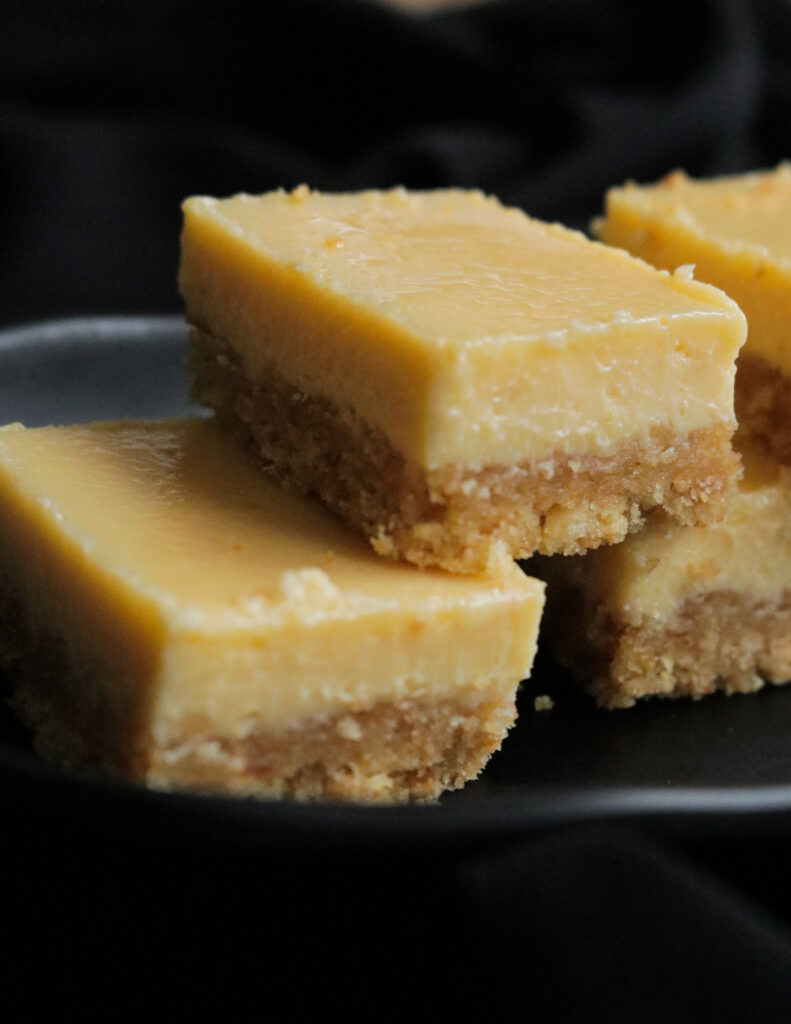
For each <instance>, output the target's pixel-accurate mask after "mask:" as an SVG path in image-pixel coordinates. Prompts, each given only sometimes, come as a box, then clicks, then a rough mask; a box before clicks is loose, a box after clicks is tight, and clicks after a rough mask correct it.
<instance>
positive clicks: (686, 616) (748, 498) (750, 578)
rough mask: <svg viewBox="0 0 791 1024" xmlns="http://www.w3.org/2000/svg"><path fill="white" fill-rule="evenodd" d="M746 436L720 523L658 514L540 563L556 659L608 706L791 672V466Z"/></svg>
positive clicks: (700, 692)
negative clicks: (612, 537) (619, 535)
mask: <svg viewBox="0 0 791 1024" xmlns="http://www.w3.org/2000/svg"><path fill="white" fill-rule="evenodd" d="M738 445H739V447H740V449H741V452H742V456H743V460H744V467H745V472H744V477H743V478H742V480H741V482H740V484H739V489H738V491H737V492H736V493H735V494H734V495H733V497H732V498H731V500H730V502H729V504H728V512H727V515H726V517H725V519H724V520H722V521H721V522H719V523H714V524H710V525H707V526H697V527H695V526H681V525H679V524H677V523H672V522H671V521H670V520H668V518H667V517H666V516H664V515H663V514H662V513H659V514H658V515H656V516H654V517H653V518H652V520H651V522H650V523H649V525H648V526H647V527H646V528H645V530H643V531H642V532H641V533H639V534H636V535H635V536H633V537H629V538H627V540H625V541H624V543H623V544H619V545H617V546H615V547H611V548H601V549H599V550H598V551H592V552H590V553H588V554H586V555H582V556H577V557H572V558H549V559H537V560H536V561H535V562H534V563H532V564H531V571H534V572H536V573H537V574H538V575H539V576H541V577H542V578H543V579H545V580H546V581H547V583H548V597H549V603H548V608H547V620H548V626H547V634H548V639H549V641H550V642H551V643H552V646H553V649H554V651H555V654H556V657H557V658H558V660H560V661H562V662H564V663H565V664H566V665H568V666H570V667H571V668H572V669H573V670H574V671H575V674H576V675H577V676H578V677H579V678H580V679H581V680H582V681H583V682H584V683H586V685H587V686H588V687H589V689H590V690H591V692H592V693H593V694H594V695H595V697H596V699H597V701H598V703H599V704H601V705H603V706H605V707H629V706H630V705H632V704H634V702H635V701H637V700H639V699H641V698H643V697H649V696H660V697H693V698H699V697H703V696H705V695H706V694H709V693H712V692H713V691H715V690H718V689H720V690H725V691H726V692H728V693H736V692H739V693H748V692H751V691H753V690H757V689H759V688H760V687H761V686H763V684H764V682H765V681H767V680H768V681H770V682H773V683H782V682H785V681H786V680H789V679H791V468H789V467H785V466H783V465H781V464H780V463H779V462H778V461H777V460H776V459H774V458H773V456H772V455H771V453H770V452H769V449H768V447H767V446H766V445H765V444H764V442H762V441H761V440H760V439H758V438H754V437H753V438H750V437H748V436H744V435H741V434H740V435H739V436H738Z"/></svg>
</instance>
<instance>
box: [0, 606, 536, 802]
mask: <svg viewBox="0 0 791 1024" xmlns="http://www.w3.org/2000/svg"><path fill="white" fill-rule="evenodd" d="M0 619H2V621H3V630H2V632H0V668H2V669H3V670H4V671H5V673H6V676H7V679H8V680H9V682H10V685H11V694H10V699H11V703H12V704H13V706H14V707H15V709H16V711H17V713H18V715H19V717H20V718H21V720H22V721H23V722H24V723H25V725H26V726H27V727H28V728H30V729H31V730H32V733H33V742H34V746H35V748H36V750H37V751H38V752H39V753H40V754H41V755H42V756H43V757H44V758H45V759H47V760H50V761H53V762H56V763H59V764H62V765H65V766H68V767H79V768H87V769H89V770H93V771H96V772H99V773H101V774H105V775H109V776H114V777H119V778H125V779H128V780H131V781H140V782H145V783H148V784H149V785H152V786H155V787H158V788H166V789H170V788H180V787H187V788H191V789H197V790H206V791H215V792H216V791H223V792H229V793H238V794H254V795H257V796H263V797H271V798H280V797H291V798H295V799H301V800H312V799H318V798H329V799H336V800H356V801H397V802H406V801H425V800H432V799H435V798H437V797H438V796H439V795H440V794H441V793H442V792H444V791H445V790H450V789H458V788H460V787H461V786H463V785H464V784H465V783H466V782H468V781H469V780H470V779H473V778H475V777H476V776H477V775H478V774H479V772H480V771H481V770H482V768H483V767H484V765H485V764H486V762H487V760H488V759H489V757H490V756H491V754H492V753H493V752H494V751H495V750H497V749H498V748H499V746H500V744H501V743H502V741H503V739H504V737H505V735H506V733H507V731H508V729H509V728H510V727H511V726H512V725H513V723H514V720H515V717H516V703H515V687H514V685H513V682H512V681H511V680H509V681H506V682H505V683H501V682H500V681H499V680H496V679H493V680H490V681H488V683H487V684H486V685H485V686H483V687H481V688H476V689H475V691H474V693H473V694H466V695H465V694H460V695H459V696H458V697H449V698H445V699H441V700H436V701H430V700H427V699H413V700H401V701H398V702H394V701H390V702H388V701H380V702H378V703H377V704H375V705H374V706H373V707H369V708H366V709H363V710H356V711H346V710H344V711H342V712H339V713H334V714H328V715H324V716H318V717H314V718H312V719H309V720H307V721H306V722H303V723H300V724H299V725H298V726H295V727H293V728H291V729H288V730H286V731H281V732H277V733H275V732H272V731H269V730H267V729H266V728H260V729H253V730H248V731H247V732H246V734H245V735H244V736H242V737H238V736H232V737H231V736H226V735H222V734H220V733H218V732H217V730H216V729H214V728H213V727H212V723H211V721H205V720H204V721H191V722H182V723H181V724H180V729H179V732H178V733H177V734H174V733H173V732H172V731H171V732H170V733H169V734H168V733H167V732H164V735H160V732H162V730H159V729H157V728H156V727H152V725H151V723H150V722H146V721H145V715H144V714H143V713H140V714H135V713H134V708H133V709H132V711H133V713H132V714H131V715H129V716H127V715H126V714H122V715H119V714H118V713H117V709H114V708H113V707H111V706H110V705H108V704H107V702H105V701H103V700H102V698H101V693H102V689H103V688H102V687H100V686H97V681H96V680H95V679H94V678H93V676H92V673H91V670H90V669H89V668H86V667H83V666H79V665H74V664H72V663H71V660H70V659H69V657H68V654H67V649H66V645H65V644H64V643H63V642H62V641H61V640H60V639H57V638H53V637H42V636H39V635H35V634H33V633H32V632H31V631H30V630H29V629H28V628H27V627H26V623H25V617H24V615H23V614H22V613H21V611H20V607H19V603H18V602H16V601H14V600H13V599H10V598H7V599H6V600H3V601H0ZM317 670H320V668H319V669H317ZM140 690H141V694H142V692H143V691H145V690H146V686H145V684H144V683H143V685H141V687H140ZM138 710H140V709H138Z"/></svg>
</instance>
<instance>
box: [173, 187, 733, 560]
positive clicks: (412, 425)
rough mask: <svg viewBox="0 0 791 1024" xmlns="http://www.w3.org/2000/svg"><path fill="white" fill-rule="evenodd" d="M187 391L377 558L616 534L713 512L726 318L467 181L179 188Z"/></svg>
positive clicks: (727, 448) (720, 483) (634, 264)
mask: <svg viewBox="0 0 791 1024" xmlns="http://www.w3.org/2000/svg"><path fill="white" fill-rule="evenodd" d="M184 217H185V220H184V230H183V235H182V254H181V267H180V274H179V280H180V288H181V292H182V295H183V296H184V300H185V304H186V312H187V319H188V320H189V322H190V323H191V324H192V325H193V327H194V330H193V332H192V353H193V354H192V373H193V378H194V392H195V394H196V396H197V397H198V398H199V399H200V400H202V401H203V402H205V403H206V404H208V405H209V406H211V407H213V408H214V409H215V410H216V411H217V413H218V415H219V416H220V417H222V418H223V420H225V421H226V422H228V423H230V424H232V425H233V426H234V427H235V428H236V430H237V431H238V432H239V434H240V435H241V436H242V437H243V438H245V439H253V441H254V443H255V445H256V446H257V447H258V448H259V450H260V453H261V455H262V457H263V460H264V461H265V463H266V465H267V466H268V467H269V468H270V469H271V471H272V472H273V473H274V475H275V476H277V477H278V478H279V479H280V480H281V481H285V482H286V483H287V484H289V485H291V486H293V487H295V488H297V489H299V490H302V491H312V492H315V493H316V494H318V495H320V496H321V498H322V499H323V500H324V501H325V502H326V503H327V504H328V505H330V506H331V507H332V508H333V509H335V510H336V511H337V512H339V513H341V515H342V516H343V517H344V518H345V519H346V520H347V521H348V522H349V523H351V524H352V525H353V526H354V527H356V528H357V529H358V530H360V531H361V532H362V533H364V534H365V535H366V536H368V537H369V539H370V540H371V542H372V543H373V545H374V547H375V549H376V550H377V551H378V552H379V553H380V554H384V555H392V556H394V557H400V558H405V559H408V560H410V561H412V562H415V563H417V564H418V565H434V564H437V565H441V566H443V567H445V568H447V569H450V570H452V571H457V572H468V571H479V570H481V569H482V568H484V567H485V566H486V565H487V563H488V561H489V559H490V558H492V557H496V556H493V552H496V551H498V550H502V549H504V550H505V551H507V552H508V553H509V554H511V555H513V556H526V555H529V554H531V553H532V552H534V551H541V552H545V553H552V552H557V551H562V552H567V553H570V552H577V551H582V550H585V549H587V548H591V547H596V546H597V545H599V544H603V543H612V542H615V541H619V540H621V539H622V538H623V537H624V536H625V535H626V534H627V532H629V531H630V530H633V529H635V528H637V527H638V526H639V525H641V523H642V521H643V515H644V511H645V510H647V509H651V508H655V507H658V506H661V507H663V508H665V509H666V510H667V511H668V513H669V514H670V515H672V516H674V517H677V518H679V519H680V520H681V521H683V522H695V521H702V520H706V519H708V518H711V517H712V516H716V514H717V510H718V508H719V501H720V499H721V497H722V496H723V495H724V494H725V493H726V492H727V490H728V489H729V487H730V486H731V484H732V481H733V479H734V476H735V474H736V472H737V465H738V464H737V460H736V459H735V457H734V455H733V452H732V450H731V445H730V439H731V436H732V433H733V430H734V429H735V421H734V416H733V374H734V365H735V357H736V354H737V352H738V350H739V348H740V346H741V344H742V343H743V341H744V336H745V329H746V328H745V322H744V318H743V316H742V314H741V312H740V311H739V309H738V308H737V307H736V305H735V304H734V303H733V302H732V301H731V300H730V299H728V298H727V297H726V296H724V295H723V294H722V293H720V292H718V291H716V290H714V289H712V288H710V287H708V286H706V285H703V284H700V283H698V282H696V281H694V280H692V279H691V275H689V274H687V273H684V272H681V273H678V274H675V275H669V274H661V273H659V272H657V271H656V270H654V269H652V268H649V267H648V266H647V265H645V264H644V263H642V262H639V261H636V260H634V259H632V258H630V257H629V256H627V255H626V254H625V253H621V252H617V251H615V250H613V249H609V248H607V247H605V246H601V245H599V244H597V243H594V242H591V241H589V240H587V239H586V238H584V237H583V236H582V235H581V234H578V233H576V232H572V231H568V230H566V229H564V228H562V227H560V226H557V225H548V224H543V223H540V222H537V221H534V220H531V219H529V218H528V217H526V216H525V215H524V214H523V213H521V212H520V211H518V210H515V209H506V208H504V207H503V206H501V205H500V203H498V202H497V200H496V199H493V198H487V197H485V196H483V195H482V194H480V193H478V192H463V191H458V190H446V191H436V192H426V193H409V192H407V191H405V190H404V189H395V190H392V191H389V192H374V191H371V192H363V193H358V194H347V195H343V194H337V195H326V194H319V193H316V192H310V191H309V190H308V189H307V188H305V187H304V186H303V187H301V188H298V189H296V190H295V191H293V192H291V193H286V192H282V191H281V192H274V193H269V194H266V195H262V196H250V195H237V196H234V197H232V198H230V199H223V200H217V199H211V198H205V197H195V198H192V199H189V200H187V201H186V203H185V204H184Z"/></svg>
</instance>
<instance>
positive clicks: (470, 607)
mask: <svg viewBox="0 0 791 1024" xmlns="http://www.w3.org/2000/svg"><path fill="white" fill-rule="evenodd" d="M0 529H2V536H3V548H2V552H0V563H1V564H0V567H1V568H2V574H3V578H4V579H5V581H6V583H7V584H8V585H10V586H12V587H13V586H15V587H16V588H17V590H18V591H19V597H20V599H21V601H22V603H23V605H24V607H25V608H26V609H27V614H28V618H29V619H30V620H31V621H32V624H33V627H34V629H36V630H37V631H40V632H41V633H42V634H45V635H53V634H54V635H55V636H61V637H63V638H64V639H65V642H66V644H67V647H68V649H69V651H70V652H71V654H72V655H73V660H74V661H75V662H76V663H77V664H84V665H86V666H87V667H88V669H89V670H94V671H95V672H96V673H98V675H99V676H101V677H102V678H109V680H110V685H112V683H113V682H115V683H116V684H118V685H121V683H122V682H124V683H125V685H128V686H130V687H137V688H143V689H147V690H148V691H149V692H148V698H147V700H148V703H149V704H150V707H151V722H152V728H153V729H154V730H155V732H156V733H157V735H158V738H159V739H160V740H162V741H164V739H165V738H166V737H167V735H168V734H169V733H170V732H171V731H174V730H176V731H177V729H176V727H177V725H178V723H179V722H180V721H182V720H184V721H188V720H189V719H190V718H191V717H194V718H195V719H196V720H200V721H205V720H206V718H208V720H209V721H211V722H212V723H213V724H214V725H215V726H216V727H217V729H218V731H221V732H224V733H226V734H227V735H232V736H244V735H245V734H246V732H247V731H249V730H250V729H251V728H252V727H253V725H256V726H258V727H259V728H260V727H265V728H266V727H271V728H273V729H277V728H280V727H286V726H288V725H293V724H298V723H299V721H300V720H301V719H302V718H304V717H305V716H311V715H316V714H320V713H323V712H328V713H329V712H333V711H337V710H338V709H339V708H345V707H348V708H349V709H353V710H358V709H360V708H365V707H367V706H369V705H370V704H372V703H374V702H376V701H377V700H380V699H385V700H387V699H393V700H398V699H400V698H404V697H409V696H425V697H428V698H429V699H431V698H432V697H434V696H437V697H442V696H445V697H447V696H453V695H454V694H457V695H458V696H459V699H460V700H462V701H464V700H465V699H467V698H469V700H470V701H474V700H475V693H476V690H477V689H478V688H480V687H482V686H483V685H484V684H485V683H487V682H489V681H491V680H493V679H499V680H502V681H503V686H504V687H509V686H510V688H511V690H513V689H514V688H515V687H516V685H517V683H518V682H519V680H520V679H522V678H524V677H526V676H527V675H528V674H529V672H530V666H531V662H532V658H533V653H534V650H535V643H536V634H537V629H538V621H539V617H540V614H541V608H542V604H543V587H542V584H539V583H538V582H537V581H535V580H531V579H529V578H528V577H526V576H525V575H524V574H523V573H521V572H520V571H519V569H518V568H517V567H516V566H515V564H513V563H511V562H509V561H503V563H502V566H501V567H500V569H499V571H498V572H497V573H496V574H495V575H494V577H493V578H488V579H483V578H479V577H470V576H465V577H456V576H451V575H448V574H446V573H442V572H439V571H436V572H430V571H420V570H417V569H414V568H411V567H408V566H403V565H399V564H396V563H394V562H390V561H386V560H384V559H380V558H378V557H377V556H376V555H374V554H373V552H372V551H371V550H370V547H369V546H368V544H367V542H366V541H365V540H363V539H358V538H357V537H355V536H353V535H352V534H350V533H348V532H347V530H346V529H345V528H344V527H343V526H341V525H340V524H338V523H336V521H335V520H334V519H333V518H332V517H331V516H330V515H328V514H327V513H325V512H324V511H323V510H322V509H321V508H319V507H318V506H316V505H313V504H312V503H309V502H307V501H305V500H303V499H301V498H297V497H295V496H292V495H289V494H287V493H285V492H283V491H281V490H280V489H279V488H278V487H277V486H276V485H274V484H272V483H270V482H268V481H267V480H266V479H265V478H264V477H263V475H262V474H261V472H260V470H258V468H257V467H255V466H253V465H252V464H250V463H249V462H248V461H247V459H246V457H245V456H244V455H243V454H240V453H239V452H237V450H236V448H235V446H234V445H233V444H232V443H231V442H229V441H227V440H226V438H225V437H224V435H223V434H222V433H221V432H220V430H219V429H218V428H217V427H216V426H215V424H214V423H213V422H211V421H205V420H173V421H168V422H164V423H134V422H122V423H114V424H94V425H90V426H81V427H60V428H40V429H35V430H25V429H24V428H22V427H20V426H18V425H15V426H11V427H7V428H3V429H2V430H0ZM9 581H10V583H9ZM103 673H104V675H102V674H103Z"/></svg>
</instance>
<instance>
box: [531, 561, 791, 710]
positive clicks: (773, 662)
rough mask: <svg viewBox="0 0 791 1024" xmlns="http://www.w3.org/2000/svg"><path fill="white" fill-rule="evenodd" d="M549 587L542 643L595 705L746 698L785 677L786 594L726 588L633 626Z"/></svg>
mask: <svg viewBox="0 0 791 1024" xmlns="http://www.w3.org/2000/svg"><path fill="white" fill-rule="evenodd" d="M553 584H554V586H553V587H550V590H549V593H550V594H551V595H552V600H551V601H550V604H549V608H548V610H547V614H546V616H545V623H546V638H547V640H548V642H549V643H550V645H551V647H552V650H553V653H554V655H555V657H556V659H557V660H558V661H559V662H560V663H561V664H563V665H565V666H566V667H568V668H570V669H571V670H572V672H573V673H574V675H575V676H576V677H577V678H578V679H579V681H580V682H581V683H583V684H584V685H585V687H586V689H588V691H589V692H590V693H591V694H592V695H593V696H594V697H595V699H596V702H597V703H598V704H599V706H600V707H606V708H626V707H631V706H632V705H633V704H634V703H635V702H636V701H638V700H641V699H643V698H645V697H664V698H677V697H691V698H692V699H693V700H699V699H700V698H702V697H705V696H707V695H709V694H711V693H714V692H715V691H717V690H722V691H724V692H725V693H752V692H753V691H755V690H758V689H760V688H761V687H762V686H763V685H764V682H765V681H768V682H772V683H783V682H786V681H788V680H791V589H788V590H785V591H784V592H783V593H782V594H781V595H780V596H779V597H778V599H777V600H776V601H772V602H766V601H756V600H755V599H754V598H752V597H751V596H750V595H749V594H744V593H739V592H736V591H733V590H717V591H711V592H708V593H700V594H695V595H691V596H690V597H688V598H687V599H686V600H685V601H684V602H683V603H682V604H681V605H680V606H679V607H678V608H677V609H676V611H675V612H674V614H673V615H672V616H671V617H670V618H668V619H666V620H665V621H663V622H659V623H653V622H652V623H643V624H640V625H634V624H631V623H627V622H625V621H622V620H618V619H617V618H616V617H615V616H613V615H612V614H610V613H609V612H608V611H607V610H606V609H605V608H604V607H603V606H600V605H598V606H595V607H592V606H588V607H586V606H585V597H584V594H583V592H582V591H580V590H579V589H578V588H577V587H575V586H574V585H570V586H564V585H563V582H562V581H561V580H559V579H557V578H556V579H554V580H553ZM581 609H582V610H581Z"/></svg>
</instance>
